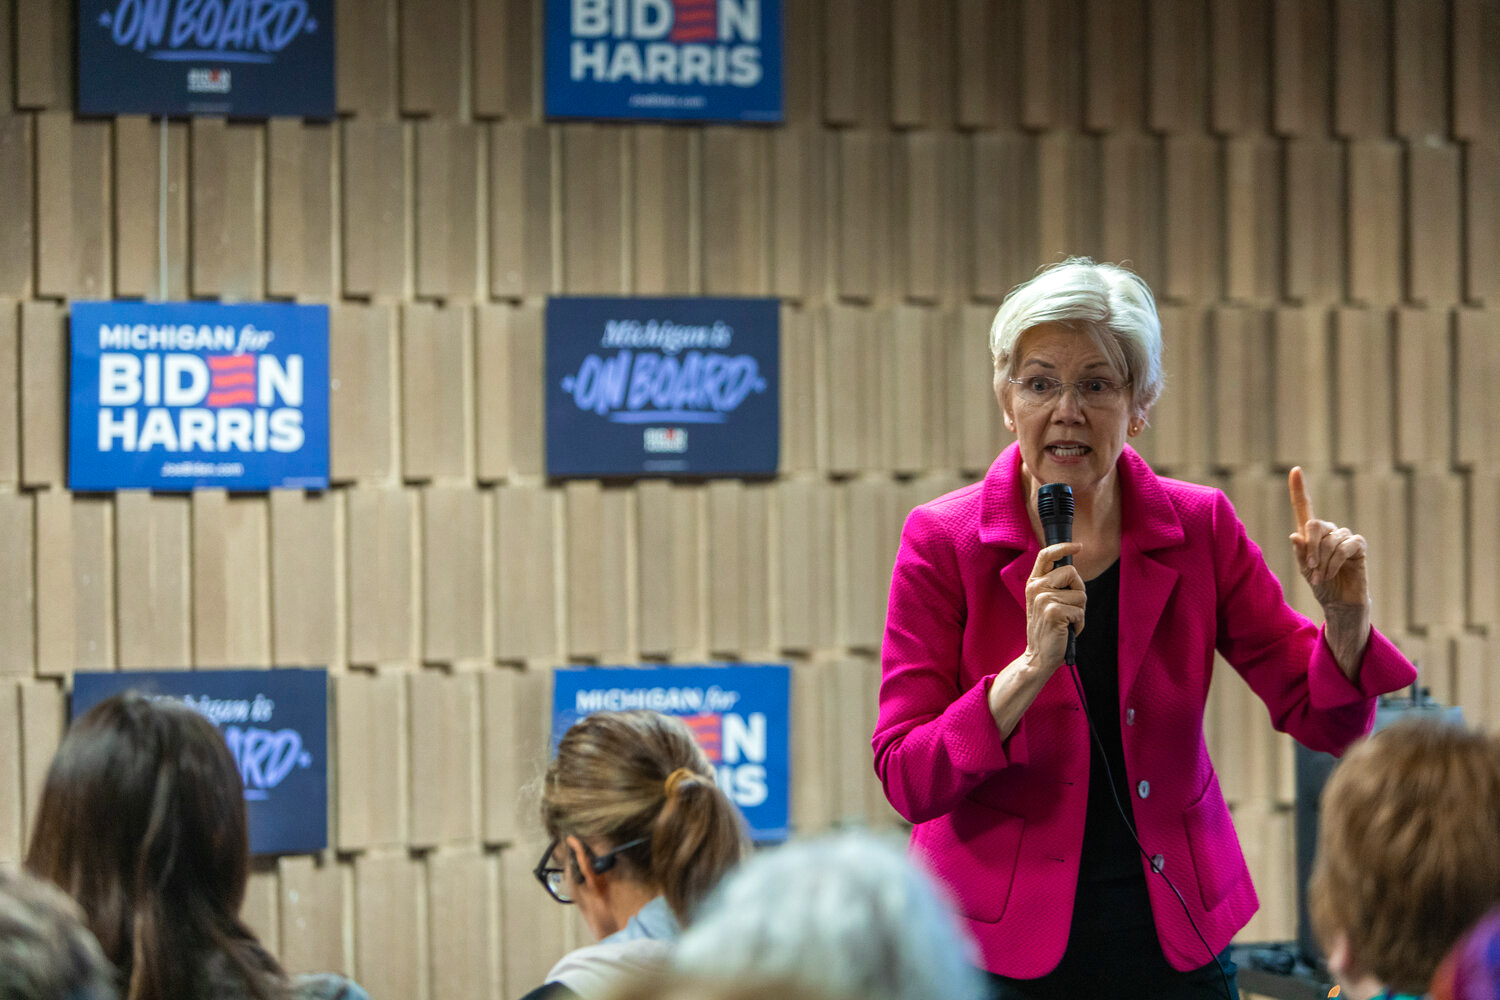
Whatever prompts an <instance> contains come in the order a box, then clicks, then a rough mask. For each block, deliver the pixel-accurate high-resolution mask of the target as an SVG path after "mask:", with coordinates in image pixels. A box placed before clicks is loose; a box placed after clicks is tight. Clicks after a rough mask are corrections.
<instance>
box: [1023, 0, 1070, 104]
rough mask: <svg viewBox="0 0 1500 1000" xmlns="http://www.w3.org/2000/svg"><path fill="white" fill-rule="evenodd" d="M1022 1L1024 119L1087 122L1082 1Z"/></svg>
mask: <svg viewBox="0 0 1500 1000" xmlns="http://www.w3.org/2000/svg"><path fill="white" fill-rule="evenodd" d="M1020 3H1021V58H1020V63H1021V125H1022V127H1024V128H1030V129H1044V130H1050V129H1076V128H1078V127H1079V126H1080V125H1081V124H1082V122H1083V4H1082V2H1081V0H1020ZM1011 58H1014V56H1011Z"/></svg>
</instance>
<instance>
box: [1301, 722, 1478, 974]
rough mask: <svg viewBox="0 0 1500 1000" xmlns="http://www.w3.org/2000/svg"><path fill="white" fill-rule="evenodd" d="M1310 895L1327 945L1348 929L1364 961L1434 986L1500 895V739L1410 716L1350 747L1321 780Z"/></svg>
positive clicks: (1375, 969)
mask: <svg viewBox="0 0 1500 1000" xmlns="http://www.w3.org/2000/svg"><path fill="white" fill-rule="evenodd" d="M1307 893H1308V909H1309V913H1310V916H1311V917H1312V921H1313V929H1314V930H1315V931H1316V932H1317V936H1318V940H1319V941H1320V943H1322V945H1323V947H1324V949H1325V950H1326V949H1327V948H1328V947H1329V946H1330V945H1331V944H1332V942H1333V939H1334V938H1335V936H1336V935H1337V934H1338V933H1339V932H1343V933H1344V935H1345V936H1346V937H1347V938H1348V941H1349V948H1350V951H1351V953H1352V954H1353V955H1354V958H1355V960H1356V961H1357V962H1358V963H1359V965H1360V967H1361V968H1362V969H1363V970H1364V971H1366V972H1368V973H1369V974H1371V975H1373V976H1375V977H1376V978H1377V979H1379V980H1380V981H1381V982H1382V983H1383V984H1384V985H1385V986H1387V987H1388V988H1390V989H1392V990H1394V991H1396V992H1399V993H1419V994H1420V993H1425V992H1426V991H1427V986H1428V984H1429V983H1430V982H1431V981H1432V975H1433V972H1434V970H1435V969H1436V968H1437V965H1438V962H1439V961H1440V960H1441V959H1442V957H1443V955H1444V954H1445V953H1446V952H1447V951H1448V950H1449V949H1450V948H1451V947H1453V944H1454V942H1456V941H1457V940H1458V939H1459V937H1460V936H1461V935H1462V934H1463V933H1464V931H1466V930H1467V929H1468V928H1469V927H1470V926H1471V925H1473V924H1474V923H1475V922H1476V921H1477V920H1478V919H1479V918H1480V917H1481V916H1482V915H1483V914H1484V912H1485V911H1486V910H1488V909H1489V908H1490V907H1491V906H1494V905H1495V904H1496V903H1500V741H1497V740H1496V739H1494V738H1493V737H1490V736H1486V735H1483V734H1480V733H1473V732H1469V731H1468V730H1465V729H1463V728H1462V727H1461V726H1458V725H1456V724H1452V723H1443V722H1431V721H1407V722H1400V723H1397V724H1395V725H1393V726H1390V727H1388V728H1386V729H1383V730H1381V731H1380V732H1378V733H1376V734H1375V735H1374V736H1373V737H1371V738H1370V739H1369V740H1367V741H1365V742H1364V743H1361V744H1359V745H1358V746H1356V747H1355V748H1354V749H1352V750H1350V751H1349V753H1348V755H1347V756H1345V758H1344V760H1343V762H1342V763H1340V764H1339V766H1338V767H1337V768H1335V769H1334V772H1333V775H1332V776H1331V777H1330V778H1329V779H1328V784H1327V785H1326V786H1325V787H1324V789H1323V800H1322V804H1321V806H1320V808H1319V817H1318V852H1317V858H1316V860H1315V861H1314V862H1313V871H1312V877H1311V878H1310V879H1309V880H1308V885H1307Z"/></svg>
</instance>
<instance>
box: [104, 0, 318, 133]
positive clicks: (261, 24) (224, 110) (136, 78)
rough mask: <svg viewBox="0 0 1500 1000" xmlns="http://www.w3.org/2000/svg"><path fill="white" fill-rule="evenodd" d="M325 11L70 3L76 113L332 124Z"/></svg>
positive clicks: (259, 4) (310, 4) (216, 2)
mask: <svg viewBox="0 0 1500 1000" xmlns="http://www.w3.org/2000/svg"><path fill="white" fill-rule="evenodd" d="M333 4H334V0H78V110H79V111H81V112H83V113H84V114H101V115H113V114H150V115H192V114H209V115H243V116H247V117H254V118H264V117H268V116H271V115H293V116H303V117H309V118H332V117H333V116H334V113H335V108H334V100H333V73H334V69H333Z"/></svg>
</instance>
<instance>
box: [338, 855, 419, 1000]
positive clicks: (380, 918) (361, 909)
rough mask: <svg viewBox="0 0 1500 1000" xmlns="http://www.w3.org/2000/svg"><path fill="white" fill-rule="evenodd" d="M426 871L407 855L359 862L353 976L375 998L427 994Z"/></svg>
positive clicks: (365, 857)
mask: <svg viewBox="0 0 1500 1000" xmlns="http://www.w3.org/2000/svg"><path fill="white" fill-rule="evenodd" d="M421 875H422V869H421V866H420V864H419V863H418V862H416V861H413V860H412V859H410V858H408V857H407V856H406V855H405V854H404V853H403V854H395V855H389V856H376V855H368V854H367V855H363V856H361V857H359V858H357V859H355V862H354V974H355V978H356V979H357V980H358V981H359V984H360V985H361V986H363V987H364V988H365V989H366V990H367V991H369V993H370V995H371V996H386V997H417V996H422V995H423V993H422V992H421V990H422V981H423V979H424V978H425V976H424V974H423V973H424V971H425V970H424V969H423V967H422V937H423V935H422V921H421V912H422V910H421V898H422V885H421Z"/></svg>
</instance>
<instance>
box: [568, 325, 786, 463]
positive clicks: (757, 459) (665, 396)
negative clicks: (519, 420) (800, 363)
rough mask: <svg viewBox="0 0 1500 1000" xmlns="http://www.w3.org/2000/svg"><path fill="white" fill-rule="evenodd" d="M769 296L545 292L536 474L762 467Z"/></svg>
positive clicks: (768, 400)
mask: <svg viewBox="0 0 1500 1000" xmlns="http://www.w3.org/2000/svg"><path fill="white" fill-rule="evenodd" d="M780 324H781V311H780V304H779V303H778V302H777V300H775V299H707V298H704V299H671V298H659V299H657V298H639V299H632V298H553V299H549V300H548V301H547V365H546V368H547V375H546V378H547V386H546V411H547V474H548V475H552V476H576V477H582V476H587V477H601V478H602V477H609V476H640V475H647V476H650V475H658V476H770V475H774V474H775V473H776V465H777V460H778V456H779V451H780V435H781V431H780V426H781V423H780V407H781V398H780V396H781V394H780V389H779V387H778V376H779V373H780V363H781V362H780V354H781V325H780Z"/></svg>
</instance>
